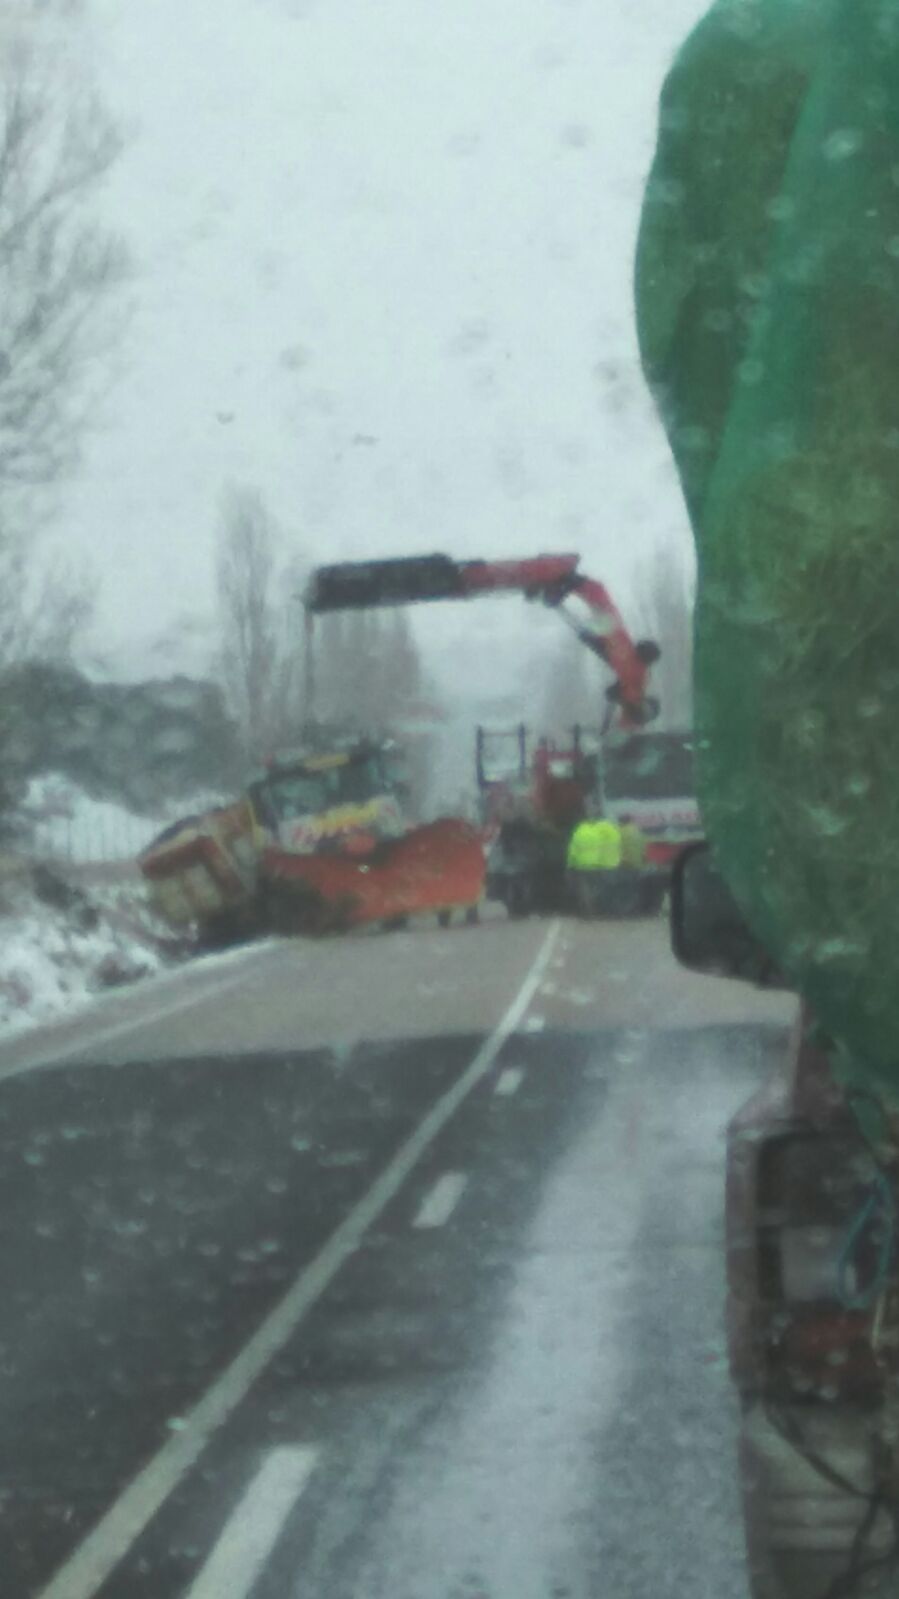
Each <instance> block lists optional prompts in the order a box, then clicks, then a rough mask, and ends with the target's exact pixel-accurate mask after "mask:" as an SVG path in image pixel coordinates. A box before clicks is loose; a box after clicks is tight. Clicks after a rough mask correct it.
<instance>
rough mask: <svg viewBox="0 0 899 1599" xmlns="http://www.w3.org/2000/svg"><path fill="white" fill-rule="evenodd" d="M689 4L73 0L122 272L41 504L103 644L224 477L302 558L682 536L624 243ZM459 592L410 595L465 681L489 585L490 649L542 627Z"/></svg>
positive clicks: (147, 629) (630, 546) (179, 601)
mask: <svg viewBox="0 0 899 1599" xmlns="http://www.w3.org/2000/svg"><path fill="white" fill-rule="evenodd" d="M704 9H705V7H704V5H703V4H702V0H440V3H438V0H92V6H91V10H92V14H93V17H94V27H95V36H96V41H97V59H98V66H99V76H100V81H101V86H102V89H103V92H104V95H105V97H106V98H107V100H108V102H109V103H110V105H111V108H112V109H113V111H114V112H115V113H116V114H117V115H119V116H120V117H121V118H122V120H123V121H124V123H125V125H126V128H127V130H128V131H129V134H130V142H129V146H128V149H127V152H126V154H125V156H124V157H123V159H122V161H121V164H120V166H119V168H118V170H117V172H116V174H115V177H114V179H113V182H112V185H111V189H110V194H109V207H110V211H111V214H112V216H113V218H114V220H115V222H116V224H117V226H118V227H119V228H120V229H121V231H122V232H123V233H124V234H125V236H126V237H127V239H128V241H129V243H130V246H131V249H132V252H133V255H134V259H135V265H136V269H137V277H136V282H135V285H134V296H135V312H134V316H133V319H132V322H131V325H130V330H129V333H128V337H127V340H126V345H125V348H124V351H123V361H122V368H123V369H122V373H121V376H120V378H119V381H118V383H117V386H116V389H115V392H114V395H113V398H112V399H111V401H110V403H109V405H108V411H107V416H106V418H105V422H104V426H103V429H102V430H101V431H100V432H99V433H98V434H97V435H96V436H95V437H94V438H93V440H92V441H91V443H90V445H89V448H88V451H87V454H86V458H85V463H84V468H83V472H82V474H81V477H80V479H79V481H78V482H77V484H76V485H75V486H74V489H73V491H72V492H71V493H70V494H69V495H68V496H67V499H66V502H65V506H64V513H63V527H64V530H65V535H66V539H67V541H70V542H74V544H75V546H76V547H77V548H84V549H85V550H86V551H87V552H88V553H89V554H90V555H91V557H92V558H93V560H94V562H95V564H96V566H97V569H98V571H99V573H100V574H101V577H102V590H101V595H100V611H99V627H98V643H99V644H100V645H101V646H102V647H103V648H105V649H107V650H109V651H111V653H112V656H113V659H114V661H115V663H116V665H117V666H118V668H119V669H120V670H124V671H134V672H140V671H142V670H144V669H145V668H146V666H147V664H148V660H149V659H150V657H149V656H148V653H147V645H148V642H149V641H151V640H152V639H153V638H155V637H157V636H158V635H159V634H160V633H162V632H164V630H165V629H167V628H168V627H169V626H170V625H171V624H172V623H173V622H174V621H175V620H176V619H177V618H178V617H179V616H181V615H183V614H184V613H189V612H204V613H205V612H208V610H209V605H210V596H211V589H212V552H213V529H214V522H215V513H216V504H217V500H218V496H219V494H220V492H221V489H222V486H223V484H224V483H225V482H226V481H227V480H228V479H229V478H237V479H242V480H246V481H249V482H252V483H255V484H258V485H259V486H260V487H261V488H262V489H263V490H264V491H265V493H266V494H267V496H268V497H269V499H270V502H271V505H272V508H273V510H274V511H275V513H276V514H277V516H278V517H279V518H280V520H281V521H282V523H283V524H284V526H285V528H286V529H287V530H288V531H289V533H290V535H291V537H292V538H293V539H295V541H296V543H297V545H298V546H301V547H302V548H303V549H304V550H306V551H307V552H308V553H309V555H310V557H311V558H312V559H317V560H326V559H340V558H343V557H358V556H361V555H364V554H372V553H380V554H385V555H391V554H404V553H411V552H414V551H428V550H434V549H445V550H449V551H450V552H451V553H455V554H458V555H460V556H474V555H486V556H490V555H492V554H497V555H500V554H503V555H508V554H522V555H526V554H531V553H535V552H537V551H539V550H544V549H577V550H580V551H581V552H582V553H583V556H584V560H585V565H586V566H587V567H588V568H589V570H591V571H592V572H594V573H595V574H596V575H598V576H603V577H605V578H607V579H608V581H609V582H610V583H612V584H613V585H616V586H618V587H619V588H620V589H622V590H623V591H624V593H625V596H626V594H627V583H628V573H629V571H630V570H631V568H632V565H633V562H634V560H635V558H636V557H639V555H640V554H641V553H642V552H645V551H647V550H648V549H650V548H651V547H652V545H653V543H654V542H655V541H656V540H661V539H670V540H672V541H675V542H679V543H680V544H681V545H682V546H686V545H688V543H689V541H688V539H687V536H686V533H685V526H686V524H685V520H684V517H683V513H682V511H681V508H680V499H679V495H678V491H677V487H676V483H675V480H674V477H673V473H672V471H671V468H670V465H669V462H668V456H667V450H666V447H665V444H664V440H663V438H662V435H661V432H660V430H659V429H658V425H657V423H656V422H655V420H654V418H653V416H652V413H651V410H650V407H649V405H648V402H647V401H646V399H645V396H644V394H643V391H642V384H641V379H640V377H639V371H638V367H637V359H636V346H635V338H634V331H633V312H632V299H631V271H632V257H633V247H634V237H635V230H636V223H637V215H638V209H639V202H640V193H641V186H642V183H643V179H644V177H645V172H646V168H647V165H648V162H649V159H650V155H651V150H652V141H653V136H654V119H655V105H656V99H657V95H658V90H659V86H660V83H661V79H662V75H663V73H664V70H665V68H666V65H667V64H668V62H669V60H670V59H671V56H672V54H673V51H674V49H675V48H676V45H677V43H678V42H679V41H680V39H682V38H683V36H684V35H685V33H686V32H687V30H688V29H689V27H690V26H691V25H692V23H693V22H694V21H695V20H696V18H697V17H698V15H699V14H700V13H701V12H702V10H704ZM470 610H471V608H469V614H467V615H466V616H465V618H464V619H463V617H462V615H461V613H460V612H459V611H458V610H455V609H452V610H451V611H450V612H449V613H448V612H447V610H446V609H445V608H443V609H441V610H440V611H439V614H438V612H437V611H436V610H435V611H432V612H429V613H428V617H427V620H426V621H424V619H423V618H422V616H421V615H420V616H419V626H420V627H423V628H426V629H427V632H428V633H429V635H430V636H431V637H432V639H433V641H434V648H435V652H437V653H439V655H440V657H441V658H442V659H443V660H444V663H445V661H446V657H447V651H448V649H449V647H450V645H452V644H455V645H457V646H458V645H459V644H461V643H464V645H465V647H464V649H461V650H460V649H458V648H457V649H456V652H455V658H457V659H458V658H459V657H460V656H461V665H460V670H467V672H468V673H469V675H470V676H471V677H472V679H473V678H474V677H476V676H477V674H478V673H480V674H483V673H484V672H485V671H486V672H487V673H488V675H489V674H490V673H492V672H493V671H494V670H498V671H500V672H501V670H502V668H501V666H498V665H497V664H496V663H495V660H494V659H492V658H491V660H489V661H488V660H486V659H485V658H484V657H483V656H481V658H480V659H479V660H478V659H477V656H478V651H477V648H472V649H471V650H470V649H469V647H468V645H469V643H470V644H472V646H475V645H476V643H477V639H478V636H479V634H480V633H481V632H482V631H483V629H484V628H485V627H486V625H487V622H488V615H489V617H490V624H489V625H490V626H491V627H496V628H497V629H499V631H500V634H501V637H502V639H503V641H504V644H505V645H508V649H505V648H504V650H503V652H502V653H503V657H504V659H507V660H509V661H512V660H514V659H516V658H517V655H516V650H515V646H516V643H518V644H520V643H521V642H522V641H525V640H528V639H531V640H533V639H535V638H536V639H537V640H538V641H539V640H542V639H543V638H544V637H546V636H548V633H547V630H551V629H552V628H553V627H557V626H558V623H557V622H556V621H555V619H553V618H549V617H543V616H540V617H539V618H535V617H534V615H533V613H532V611H531V609H530V608H525V607H523V606H521V605H518V604H516V602H514V601H508V602H506V603H505V604H504V605H503V606H502V607H501V608H497V607H496V606H492V607H488V609H487V613H479V617H478V619H477V620H476V619H475V618H474V617H473V616H472V615H471V614H470ZM478 622H480V627H479V626H478ZM466 641H467V642H466ZM492 655H493V652H491V657H492ZM158 664H159V663H157V665H158ZM169 664H171V665H176V664H179V663H178V662H176V661H174V660H173V661H171V662H169V661H166V662H163V663H162V666H163V668H164V666H165V665H169ZM186 664H194V663H188V662H186Z"/></svg>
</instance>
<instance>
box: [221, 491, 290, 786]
mask: <svg viewBox="0 0 899 1599" xmlns="http://www.w3.org/2000/svg"><path fill="white" fill-rule="evenodd" d="M279 543H280V538H279V534H278V530H277V528H276V525H275V523H274V521H273V519H272V517H271V515H270V513H269V511H268V509H267V507H266V504H265V501H264V499H263V497H262V495H261V493H260V492H259V490H258V489H255V488H250V487H248V486H246V485H235V486H232V487H231V488H229V489H228V490H227V491H226V493H225V496H224V500H223V504H222V514H221V521H220V525H219V542H218V571H217V577H218V632H219V651H218V666H219V673H220V676H221V679H222V682H223V686H224V688H225V691H226V694H227V696H228V708H229V710H230V712H231V714H232V716H233V717H234V718H235V720H236V722H237V724H238V726H239V728H240V732H241V737H242V741H243V746H244V754H245V755H246V757H247V758H248V759H251V760H259V759H261V758H262V757H263V756H265V755H266V754H268V753H270V752H271V751H272V750H273V749H274V748H276V747H277V746H278V745H280V744H283V743H285V742H287V741H289V740H291V739H295V738H296V736H297V734H298V732H299V730H300V726H301V722H302V644H301V619H300V608H299V599H298V595H299V593H300V590H301V587H302V573H301V563H300V561H299V559H298V558H294V559H293V560H292V561H290V562H289V563H287V564H286V565H284V564H282V563H280V562H279V559H278V551H279Z"/></svg>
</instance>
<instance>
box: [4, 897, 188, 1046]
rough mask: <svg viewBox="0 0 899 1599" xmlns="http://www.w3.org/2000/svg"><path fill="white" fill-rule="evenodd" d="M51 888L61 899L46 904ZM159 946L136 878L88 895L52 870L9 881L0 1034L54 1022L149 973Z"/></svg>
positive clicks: (155, 965)
mask: <svg viewBox="0 0 899 1599" xmlns="http://www.w3.org/2000/svg"><path fill="white" fill-rule="evenodd" d="M36 885H37V887H36ZM38 888H39V889H40V892H39V891H37V889H38ZM48 894H49V895H50V897H51V898H52V897H53V896H54V894H56V896H57V900H58V902H57V903H55V904H54V903H49V902H48V899H47V895H48ZM161 949H162V946H161V942H159V943H158V942H157V932H156V928H155V926H154V925H153V920H152V916H151V914H150V912H149V910H148V909H147V907H146V906H145V904H144V903H143V900H142V897H141V889H140V886H139V885H135V886H134V887H130V888H128V889H117V890H107V891H106V892H105V893H104V894H102V895H101V894H92V895H91V896H90V897H89V898H88V897H87V896H86V895H84V894H83V893H81V892H80V891H79V890H77V889H72V888H68V887H67V886H66V885H65V884H62V883H61V882H60V880H59V879H57V878H55V877H53V878H51V877H50V876H49V875H47V877H46V878H45V879H42V878H41V877H40V876H37V875H36V876H34V877H33V878H22V879H19V880H16V881H15V882H14V883H6V884H5V885H4V887H3V893H2V899H0V1035H2V1036H6V1037H8V1036H9V1035H10V1034H11V1033H13V1032H18V1031H21V1030H23V1029H26V1028H28V1027H33V1026H35V1025H37V1024H39V1023H41V1022H47V1021H51V1020H53V1019H54V1018H56V1017H58V1016H61V1015H62V1014H64V1013H66V1012H69V1011H71V1010H73V1009H76V1008H77V1007H79V1006H80V1005H83V1004H85V1003H86V1002H87V1001H88V1000H90V999H92V998H93V997H94V996H95V995H96V994H98V993H100V992H102V991H104V990H105V989H109V988H113V987H118V986H119V985H121V984H123V983H129V982H134V981H136V980H137V979H139V978H141V977H146V976H150V975H151V974H152V973H154V972H156V971H158V970H159V968H160V967H161V966H162V965H163V959H164V958H163V955H162V952H161Z"/></svg>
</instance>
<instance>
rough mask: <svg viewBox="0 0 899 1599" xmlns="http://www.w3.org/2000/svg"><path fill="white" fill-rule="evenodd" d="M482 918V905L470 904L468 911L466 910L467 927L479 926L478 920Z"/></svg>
mask: <svg viewBox="0 0 899 1599" xmlns="http://www.w3.org/2000/svg"><path fill="white" fill-rule="evenodd" d="M480 920H481V907H480V905H469V907H468V909H467V911H466V912H465V926H466V927H477V925H478V922H479V921H480Z"/></svg>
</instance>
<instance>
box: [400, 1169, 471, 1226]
mask: <svg viewBox="0 0 899 1599" xmlns="http://www.w3.org/2000/svg"><path fill="white" fill-rule="evenodd" d="M467 1186H468V1177H467V1175H466V1174H465V1172H464V1171H445V1172H444V1173H443V1176H442V1177H438V1179H437V1181H436V1183H435V1184H434V1186H433V1188H429V1189H428V1192H427V1193H426V1194H425V1197H424V1199H423V1200H422V1202H421V1204H420V1205H419V1207H418V1210H417V1211H416V1214H415V1219H414V1220H413V1222H412V1225H413V1227H443V1226H444V1224H445V1223H446V1222H448V1221H449V1219H450V1217H451V1215H452V1214H453V1211H454V1210H455V1208H456V1206H457V1205H458V1203H459V1200H460V1199H461V1198H462V1195H463V1194H464V1192H465V1189H466V1188H467Z"/></svg>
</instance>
